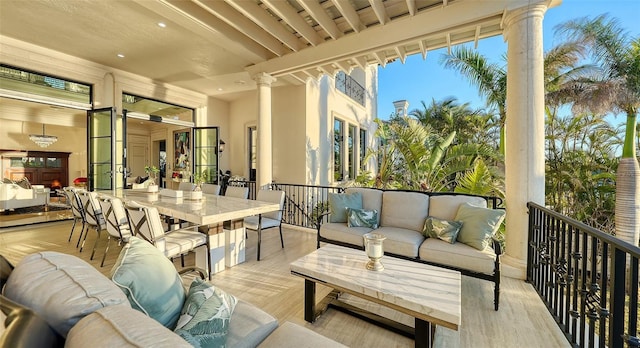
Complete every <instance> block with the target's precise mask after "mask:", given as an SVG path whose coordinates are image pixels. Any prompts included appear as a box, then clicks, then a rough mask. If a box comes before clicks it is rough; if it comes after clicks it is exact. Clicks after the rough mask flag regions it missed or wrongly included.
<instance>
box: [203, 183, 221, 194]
mask: <svg viewBox="0 0 640 348" xmlns="http://www.w3.org/2000/svg"><path fill="white" fill-rule="evenodd" d="M202 192H203V193H208V194H211V195H216V196H217V195H220V185H215V184H202Z"/></svg>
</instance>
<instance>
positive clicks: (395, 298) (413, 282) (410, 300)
mask: <svg viewBox="0 0 640 348" xmlns="http://www.w3.org/2000/svg"><path fill="white" fill-rule="evenodd" d="M368 260H369V259H368V258H367V256H366V255H365V253H364V251H362V250H357V249H351V248H345V247H341V246H337V245H326V246H323V247H321V248H320V249H317V250H316V251H314V252H312V253H310V254H308V255H306V256H304V257H302V258H300V259H298V260H296V261H294V262H293V263H291V273H292V274H293V275H296V276H300V277H302V278H304V280H305V299H304V319H305V320H306V321H308V322H313V321H315V319H316V318H317V317H318V316H319V315H320V314H322V313H323V312H324V311H325V310H326V308H327V307H332V308H337V309H340V310H343V311H347V312H349V313H351V314H354V315H356V316H358V317H361V318H363V319H366V320H369V321H375V322H376V324H379V325H381V326H383V327H385V328H388V329H392V330H394V331H397V332H400V333H404V334H408V335H410V336H411V337H414V339H415V346H416V347H430V346H431V345H432V343H433V336H434V333H435V328H436V325H440V326H443V327H446V328H449V329H453V330H458V327H459V326H460V320H461V319H460V318H461V315H460V312H461V286H460V279H461V276H460V272H457V271H453V270H448V269H444V268H440V267H435V266H430V265H426V264H421V263H418V262H413V261H409V260H403V259H399V258H394V257H390V256H384V257H383V258H382V260H381V261H382V264H383V265H384V270H383V271H370V270H367V269H366V268H365V264H366V263H367V261H368ZM316 284H322V285H326V286H328V287H331V288H333V289H334V291H333V292H332V293H331V294H329V295H328V296H327V297H326V298H325V299H323V300H321V301H320V302H319V303H318V304H316V299H315V297H316ZM340 293H348V294H351V295H354V296H357V297H360V298H363V299H366V300H368V301H372V302H375V303H377V304H380V305H383V306H387V307H389V308H391V309H394V310H397V311H399V312H401V313H404V314H408V315H410V316H412V317H414V318H415V327H414V328H413V327H407V326H405V325H403V324H400V323H395V322H392V321H391V320H389V319H387V318H383V317H380V316H378V315H375V314H373V313H368V312H366V311H363V310H361V309H357V308H354V307H352V306H349V305H348V304H345V303H341V302H340V298H339V297H340Z"/></svg>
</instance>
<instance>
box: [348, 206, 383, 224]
mask: <svg viewBox="0 0 640 348" xmlns="http://www.w3.org/2000/svg"><path fill="white" fill-rule="evenodd" d="M347 226H349V227H369V228H378V211H377V210H365V209H352V208H347Z"/></svg>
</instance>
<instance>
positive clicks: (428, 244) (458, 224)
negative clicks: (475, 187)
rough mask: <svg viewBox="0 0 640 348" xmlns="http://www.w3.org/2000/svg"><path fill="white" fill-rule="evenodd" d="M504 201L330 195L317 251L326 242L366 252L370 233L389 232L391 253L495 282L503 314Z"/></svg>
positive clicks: (356, 191) (362, 192) (369, 192)
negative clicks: (499, 235)
mask: <svg viewBox="0 0 640 348" xmlns="http://www.w3.org/2000/svg"><path fill="white" fill-rule="evenodd" d="M501 203H502V200H501V199H500V198H498V197H484V196H474V195H465V194H457V193H442V192H438V193H436V192H417V191H398V190H378V189H369V188H355V187H354V188H348V189H346V190H345V192H344V193H341V194H329V212H327V213H324V214H321V215H320V216H319V217H318V225H317V226H318V231H317V233H318V234H317V247H318V248H319V247H320V242H324V243H331V244H337V245H341V246H346V247H351V248H358V249H364V238H363V235H364V234H366V233H369V232H377V233H380V234H383V235H384V236H385V237H386V239H385V240H384V243H383V245H384V253H385V255H390V256H394V257H399V258H403V259H408V260H412V261H416V262H422V263H426V264H432V265H435V266H440V267H444V268H448V269H454V270H457V271H460V272H461V273H462V274H463V275H467V276H471V277H474V278H479V279H484V280H489V281H492V282H494V283H495V286H494V309H495V310H498V305H499V298H500V255H501V254H502V248H501V246H500V243H499V242H498V240H496V238H495V233H496V231H497V230H498V228H499V227H500V224H501V223H502V221H503V219H504V215H505V211H504V210H503V209H497V208H498V207H499V206H500V204H501ZM456 230H457V231H456Z"/></svg>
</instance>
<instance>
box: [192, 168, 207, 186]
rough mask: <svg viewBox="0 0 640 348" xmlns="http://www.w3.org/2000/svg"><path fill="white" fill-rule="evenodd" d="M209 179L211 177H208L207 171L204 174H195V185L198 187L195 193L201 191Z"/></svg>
mask: <svg viewBox="0 0 640 348" xmlns="http://www.w3.org/2000/svg"><path fill="white" fill-rule="evenodd" d="M208 178H209V176H208V175H207V172H206V171H202V173H195V174H194V175H193V183H194V184H195V185H196V188H195V190H194V191H201V190H202V184H204V183H206V182H207V179H208Z"/></svg>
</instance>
